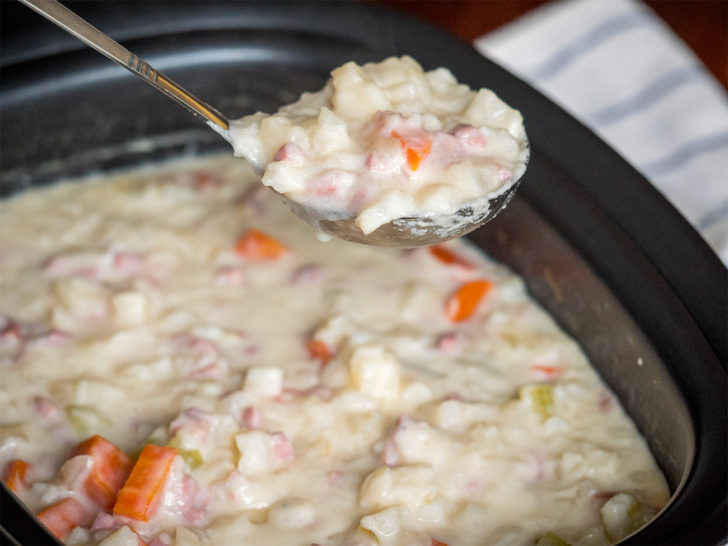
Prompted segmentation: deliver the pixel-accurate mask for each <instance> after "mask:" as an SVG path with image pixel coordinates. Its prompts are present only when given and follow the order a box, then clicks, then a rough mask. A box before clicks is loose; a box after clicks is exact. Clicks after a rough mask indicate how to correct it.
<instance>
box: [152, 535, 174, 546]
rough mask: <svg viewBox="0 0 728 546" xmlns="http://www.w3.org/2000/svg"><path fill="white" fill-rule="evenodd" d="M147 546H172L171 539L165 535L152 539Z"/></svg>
mask: <svg viewBox="0 0 728 546" xmlns="http://www.w3.org/2000/svg"><path fill="white" fill-rule="evenodd" d="M149 546H172V537H170V536H169V535H168V534H166V533H162V534H161V535H159V536H156V537H154V540H152V541H151V542H150V543H149Z"/></svg>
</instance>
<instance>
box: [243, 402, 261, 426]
mask: <svg viewBox="0 0 728 546" xmlns="http://www.w3.org/2000/svg"><path fill="white" fill-rule="evenodd" d="M241 420H242V423H243V426H245V427H247V428H250V429H256V428H258V427H260V424H261V417H260V412H259V411H258V409H257V408H256V407H255V406H248V407H247V408H245V409H244V410H243V416H242V419H241Z"/></svg>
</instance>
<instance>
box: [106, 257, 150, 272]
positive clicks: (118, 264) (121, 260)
mask: <svg viewBox="0 0 728 546" xmlns="http://www.w3.org/2000/svg"><path fill="white" fill-rule="evenodd" d="M142 264H143V260H142V258H141V256H139V255H138V254H134V253H132V252H115V253H114V254H113V258H112V265H113V267H114V269H115V270H116V271H117V272H119V273H125V274H133V273H137V272H138V271H139V270H140V269H141V267H142Z"/></svg>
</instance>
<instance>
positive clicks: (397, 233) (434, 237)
mask: <svg viewBox="0 0 728 546" xmlns="http://www.w3.org/2000/svg"><path fill="white" fill-rule="evenodd" d="M20 1H21V2H22V3H23V4H25V5H26V6H28V7H29V8H31V9H33V10H35V11H36V12H38V13H39V14H40V15H42V16H43V17H45V18H46V19H48V20H49V21H51V22H52V23H54V24H56V25H58V26H59V27H60V28H62V29H63V30H65V31H66V32H68V33H69V34H71V35H73V36H75V37H76V38H78V39H79V40H81V41H82V42H84V43H85V44H86V45H88V46H90V47H92V48H93V49H95V50H96V51H98V52H99V53H101V54H103V55H105V56H106V57H108V58H109V59H111V60H112V61H114V62H115V63H118V64H119V65H121V66H123V67H124V68H126V69H127V70H129V71H130V72H132V73H133V74H135V75H136V76H139V77H140V78H141V79H143V80H144V81H145V82H147V83H149V84H150V85H152V86H154V87H155V88H156V89H157V90H159V91H161V92H162V93H164V94H165V95H166V96H167V97H169V98H171V99H173V100H175V101H176V102H177V103H179V104H181V105H182V106H184V107H185V108H187V109H188V110H190V111H191V112H192V113H194V114H197V115H200V116H202V117H203V118H204V119H205V120H206V122H207V125H209V126H210V127H211V128H212V129H213V130H215V131H216V132H217V133H219V134H220V135H221V136H222V137H223V138H224V139H225V140H227V141H228V142H230V143H232V137H231V135H230V122H229V120H228V119H227V118H226V117H225V116H224V115H223V114H221V113H220V112H218V111H217V110H216V109H215V108H213V107H212V106H210V105H209V104H207V103H206V102H204V101H202V100H200V99H198V98H197V97H195V96H194V95H193V94H192V93H190V92H188V91H187V90H185V89H184V88H183V87H181V86H180V85H178V84H177V83H175V82H173V81H172V80H170V79H169V78H167V77H166V76H165V75H164V74H162V73H161V72H159V71H158V70H155V69H154V68H153V67H152V66H151V65H150V64H149V63H147V62H145V61H143V60H142V59H140V58H139V57H137V56H136V55H134V54H133V53H132V52H131V51H129V50H128V49H126V48H125V47H123V46H122V45H121V44H119V43H118V42H116V41H114V40H112V39H111V38H110V37H109V36H107V35H106V34H104V33H103V32H101V31H100V30H98V29H97V28H96V27H94V26H92V25H91V24H89V23H88V22H86V21H85V20H84V19H82V18H81V17H79V16H78V15H76V14H75V13H74V12H72V11H71V10H69V9H68V8H66V7H65V6H63V5H62V4H60V3H59V2H57V1H56V0H20ZM518 184H519V181H515V182H513V183H512V184H511V185H510V186H509V187H507V188H506V189H505V190H503V191H502V192H501V193H499V194H497V195H494V196H484V197H483V198H481V199H478V200H476V201H474V202H472V203H470V204H468V205H467V206H463V207H462V208H460V209H459V210H458V211H456V212H455V213H454V214H450V215H447V216H445V217H442V216H440V217H429V216H421V217H405V218H399V219H397V220H392V221H391V222H388V223H386V224H384V225H382V226H380V227H379V228H378V229H376V230H374V231H373V232H371V233H369V234H364V233H363V232H362V231H361V229H359V227H358V226H357V225H356V224H355V222H354V220H355V218H354V217H353V216H349V217H346V216H344V217H341V216H335V215H328V214H326V213H325V212H324V211H319V210H316V209H314V208H313V207H310V206H309V205H304V204H302V203H299V202H297V201H293V200H291V199H289V198H288V197H286V196H285V195H282V194H280V195H282V196H283V198H284V199H285V200H286V201H287V202H288V204H289V205H290V207H291V209H292V210H293V212H295V213H296V214H297V215H298V216H300V217H301V218H303V219H304V220H306V221H307V222H309V223H310V224H312V225H313V226H314V227H315V228H317V229H319V230H321V231H324V232H326V233H328V234H329V235H333V236H335V237H339V238H341V239H345V240H347V241H352V242H356V243H363V244H369V245H379V246H395V247H415V246H423V245H430V244H434V243H439V242H443V241H446V240H448V239H453V238H455V237H459V236H461V235H465V234H466V233H469V232H470V231H472V230H474V229H476V228H478V227H480V226H482V225H483V224H485V223H486V222H488V221H489V220H491V219H492V218H494V217H495V216H496V215H497V214H498V213H499V212H500V211H501V210H502V209H503V208H505V206H506V204H507V203H508V201H509V200H510V199H511V197H512V196H513V194H514V193H515V191H516V189H517V187H518Z"/></svg>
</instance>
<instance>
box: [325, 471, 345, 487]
mask: <svg viewBox="0 0 728 546" xmlns="http://www.w3.org/2000/svg"><path fill="white" fill-rule="evenodd" d="M343 477H344V473H343V472H341V471H340V470H329V471H328V472H327V473H326V480H327V481H328V483H329V485H336V484H337V483H339V481H341V478H343Z"/></svg>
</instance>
